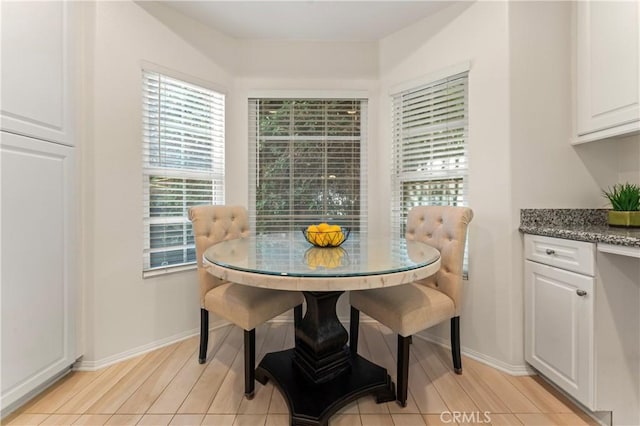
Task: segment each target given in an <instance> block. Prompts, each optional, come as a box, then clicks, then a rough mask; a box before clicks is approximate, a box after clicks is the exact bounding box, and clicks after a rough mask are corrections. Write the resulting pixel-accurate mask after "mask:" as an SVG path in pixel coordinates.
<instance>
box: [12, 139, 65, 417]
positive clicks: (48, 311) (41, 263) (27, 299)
mask: <svg viewBox="0 0 640 426" xmlns="http://www.w3.org/2000/svg"><path fill="white" fill-rule="evenodd" d="M0 135H1V137H2V144H1V145H0V160H1V164H0V166H1V167H0V170H1V188H0V191H1V192H0V194H1V218H2V225H1V226H2V228H1V229H2V237H1V242H2V245H1V247H0V250H1V252H2V257H1V259H2V265H1V266H0V269H1V277H0V278H1V288H0V290H1V291H0V295H1V300H0V305H1V309H2V310H1V312H2V329H1V331H2V335H1V336H2V342H1V343H2V344H1V347H2V352H1V367H2V370H1V371H2V377H0V379H1V380H0V383H1V401H0V405H1V407H2V409H3V410H4V409H6V408H7V407H8V406H9V405H11V404H14V403H16V402H17V401H20V400H21V398H23V397H24V396H25V395H27V394H28V393H29V392H31V391H33V390H34V389H35V388H37V387H38V386H40V385H42V384H43V383H45V382H47V381H48V380H50V379H51V378H52V377H54V376H56V375H58V374H59V373H61V372H62V371H64V370H65V369H67V368H68V367H69V366H70V365H71V364H72V363H73V362H74V361H75V313H76V301H75V300H74V297H75V294H76V293H75V288H74V282H73V269H72V265H71V262H72V260H71V257H70V254H71V245H72V238H71V235H72V234H71V232H72V231H71V223H70V216H69V215H70V214H71V209H70V203H71V197H72V194H71V177H72V176H71V173H72V154H73V148H70V147H68V146H64V145H59V144H54V143H50V142H43V141H39V140H36V139H31V138H26V137H23V136H19V135H14V134H11V133H6V132H0Z"/></svg>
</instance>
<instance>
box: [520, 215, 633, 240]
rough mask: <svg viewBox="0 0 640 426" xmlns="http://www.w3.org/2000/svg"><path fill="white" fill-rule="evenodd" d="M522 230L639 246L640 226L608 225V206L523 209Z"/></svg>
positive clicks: (529, 232)
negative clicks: (622, 226)
mask: <svg viewBox="0 0 640 426" xmlns="http://www.w3.org/2000/svg"><path fill="white" fill-rule="evenodd" d="M520 231H522V232H524V233H525V234H534V235H544V236H547V237H556V238H565V239H568V240H577V241H588V242H592V243H607V244H615V245H621V246H628V247H640V228H617V227H612V226H608V225H607V210H606V209H522V210H520Z"/></svg>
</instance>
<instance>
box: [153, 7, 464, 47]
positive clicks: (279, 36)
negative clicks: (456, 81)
mask: <svg viewBox="0 0 640 426" xmlns="http://www.w3.org/2000/svg"><path fill="white" fill-rule="evenodd" d="M162 3H163V4H164V5H166V6H168V7H170V8H172V9H174V10H176V11H178V12H180V13H182V14H184V15H186V16H189V17H191V18H193V19H196V20H198V21H200V22H202V23H203V24H205V25H208V26H210V27H212V28H214V29H216V30H218V31H220V32H222V33H224V34H226V35H228V36H231V37H234V38H237V39H268V40H308V41H311V40H313V41H368V42H371V41H377V40H380V39H381V38H384V37H386V36H388V35H389V34H392V33H394V32H396V31H398V30H400V29H401V28H404V27H406V26H408V25H410V24H412V23H414V22H417V21H418V20H420V19H422V18H424V17H426V16H428V15H432V14H435V13H436V12H438V11H439V10H441V9H443V8H445V7H446V6H449V5H451V4H452V3H453V2H451V1H428V0H422V1H322V0H302V1H238V0H236V1H162Z"/></svg>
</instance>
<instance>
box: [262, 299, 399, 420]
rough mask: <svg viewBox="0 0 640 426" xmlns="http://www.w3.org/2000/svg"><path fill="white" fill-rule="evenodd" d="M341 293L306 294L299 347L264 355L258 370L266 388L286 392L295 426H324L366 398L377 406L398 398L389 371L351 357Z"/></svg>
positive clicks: (297, 339)
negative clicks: (341, 317) (269, 384)
mask: <svg viewBox="0 0 640 426" xmlns="http://www.w3.org/2000/svg"><path fill="white" fill-rule="evenodd" d="M342 293H343V292H342V291H332V292H312V291H305V292H304V296H305V299H306V301H307V312H306V314H305V316H304V319H303V320H302V323H301V324H300V327H297V328H296V337H295V341H296V343H295V348H293V349H288V350H285V351H280V352H273V353H269V354H266V355H265V356H264V358H263V359H262V361H261V362H260V364H259V365H258V368H257V369H256V379H257V380H258V381H259V382H260V383H262V384H263V385H264V384H266V383H267V380H269V379H270V380H272V381H273V382H274V384H275V385H276V386H277V387H278V388H279V389H280V391H281V392H282V394H283V396H284V398H285V400H286V401H287V404H288V405H289V410H290V411H291V424H292V425H296V426H297V425H301V426H302V425H326V424H327V423H328V421H329V417H330V416H331V415H332V414H334V413H335V412H336V411H338V410H339V409H340V408H342V407H344V406H345V405H347V404H349V403H350V402H351V401H354V400H356V399H358V398H360V397H363V396H365V395H369V394H374V395H375V396H376V401H377V402H378V403H381V402H387V401H393V400H395V399H396V393H395V387H394V384H393V382H392V381H391V377H390V376H389V374H387V370H386V369H384V368H382V367H380V366H378V365H376V364H374V363H372V362H370V361H368V360H366V359H365V358H363V357H361V356H360V355H354V356H351V355H350V351H349V350H348V348H347V346H346V343H347V340H348V334H347V331H346V330H345V329H344V327H343V326H342V324H341V323H340V321H338V316H337V315H336V303H337V301H338V297H340V295H341V294H342Z"/></svg>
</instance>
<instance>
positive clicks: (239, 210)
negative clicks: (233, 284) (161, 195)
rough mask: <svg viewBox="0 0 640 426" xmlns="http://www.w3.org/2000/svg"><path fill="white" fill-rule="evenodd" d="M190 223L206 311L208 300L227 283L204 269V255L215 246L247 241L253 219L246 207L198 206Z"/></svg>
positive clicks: (201, 302) (192, 212)
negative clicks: (214, 290)
mask: <svg viewBox="0 0 640 426" xmlns="http://www.w3.org/2000/svg"><path fill="white" fill-rule="evenodd" d="M189 220H191V224H192V226H193V237H194V239H195V243H196V259H197V261H198V281H199V282H200V305H201V307H204V296H205V295H206V294H207V292H209V290H211V289H212V288H214V287H216V286H218V285H220V284H222V283H223V281H222V280H220V279H219V278H216V277H214V276H213V275H211V274H209V273H208V272H207V270H206V269H205V268H204V267H203V265H202V255H203V254H204V252H205V250H206V249H208V248H209V247H211V246H212V245H213V244H215V243H218V242H220V241H224V240H233V239H236V238H243V237H247V236H248V235H249V215H248V214H247V209H245V208H244V207H242V206H195V207H191V208H190V209H189Z"/></svg>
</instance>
